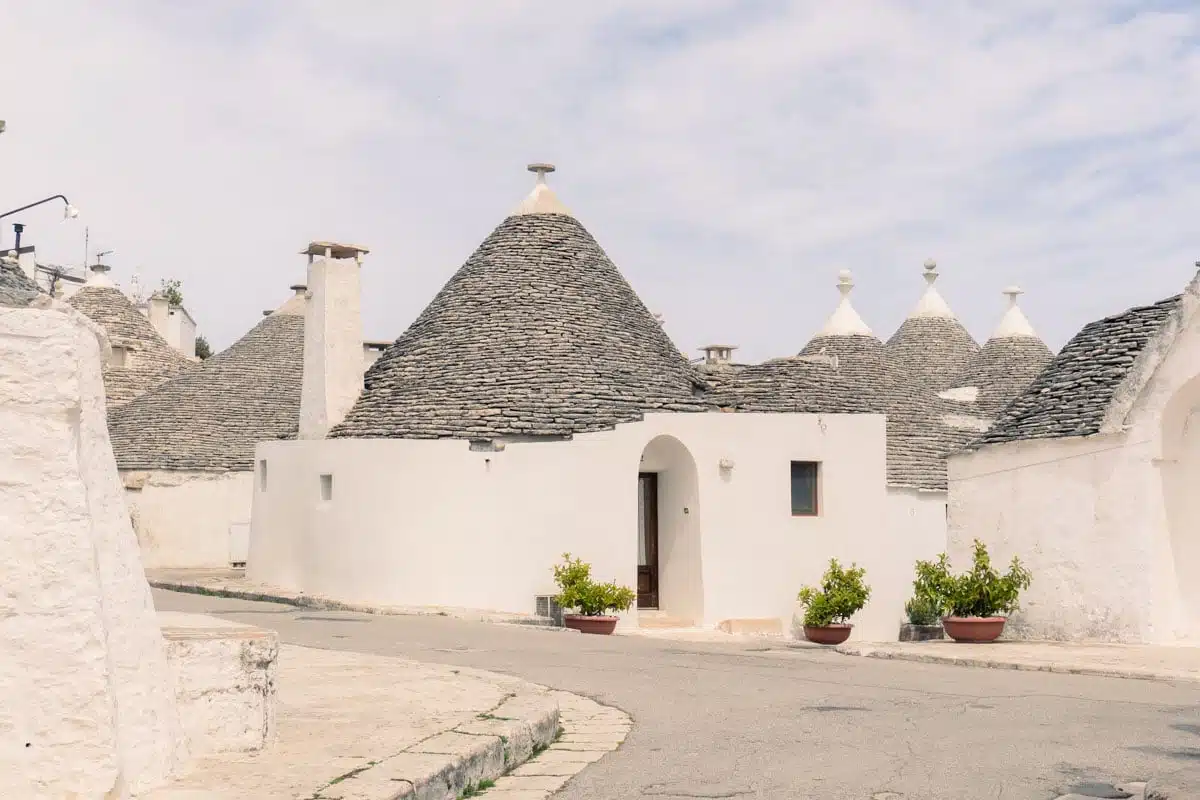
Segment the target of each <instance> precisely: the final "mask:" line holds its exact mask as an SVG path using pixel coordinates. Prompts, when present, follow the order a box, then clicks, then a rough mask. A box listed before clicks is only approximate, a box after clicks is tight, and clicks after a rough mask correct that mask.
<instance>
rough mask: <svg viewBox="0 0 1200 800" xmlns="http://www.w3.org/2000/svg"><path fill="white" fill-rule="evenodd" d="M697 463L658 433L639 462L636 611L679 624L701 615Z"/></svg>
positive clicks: (697, 619) (680, 444) (680, 446)
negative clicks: (654, 613)
mask: <svg viewBox="0 0 1200 800" xmlns="http://www.w3.org/2000/svg"><path fill="white" fill-rule="evenodd" d="M698 484H699V481H698V480H697V475H696V461H695V459H694V458H692V454H691V453H690V452H689V451H688V449H687V447H686V446H685V445H684V444H683V442H681V441H679V440H678V439H676V438H675V437H674V436H665V435H664V436H658V437H655V438H654V439H652V440H651V441H650V443H649V444H647V445H646V447H645V449H644V450H643V451H642V457H641V462H640V463H639V465H638V518H637V537H638V548H637V551H638V587H637V589H638V604H637V605H638V609H639V610H645V611H657V612H660V613H661V614H662V615H664V616H667V617H670V618H671V619H673V620H676V621H678V622H679V624H686V625H692V624H698V623H699V622H700V621H701V620H702V619H703V617H704V586H703V583H702V575H703V572H702V569H701V552H700V543H701V542H700V493H699V486H698Z"/></svg>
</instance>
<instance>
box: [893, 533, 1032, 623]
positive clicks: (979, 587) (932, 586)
mask: <svg viewBox="0 0 1200 800" xmlns="http://www.w3.org/2000/svg"><path fill="white" fill-rule="evenodd" d="M1032 581H1033V577H1032V576H1031V575H1030V574H1029V570H1027V569H1025V567H1024V566H1022V565H1021V561H1020V559H1018V558H1017V557H1016V556H1013V560H1012V561H1011V562H1010V563H1009V566H1008V572H1007V573H1006V574H1004V575H1001V574H1000V573H999V572H997V571H996V569H995V568H994V567H993V566H992V559H991V557H990V556H989V555H988V551H987V545H985V544H984V543H983V542H981V541H979V540H978V539H976V540H975V551H974V556H973V564H972V566H971V569H970V571H968V572H964V573H963V574H961V575H954V574H952V573H951V572H950V564H949V562H948V561H947V559H946V554H945V553H942V554H941V555H940V556H938V559H937V561H918V562H917V579H916V580H915V581H913V592H914V599H917V598H924V599H925V600H928V601H929V602H932V603H935V604H936V605H937V606H938V610H939V613H941V614H942V615H944V616H953V617H995V616H1000V615H1005V614H1011V613H1012V612H1014V611H1016V610H1017V608H1018V600H1019V598H1020V595H1021V592H1022V591H1024V590H1025V589H1028V588H1029V586H1030V584H1031V583H1032ZM906 608H907V606H906Z"/></svg>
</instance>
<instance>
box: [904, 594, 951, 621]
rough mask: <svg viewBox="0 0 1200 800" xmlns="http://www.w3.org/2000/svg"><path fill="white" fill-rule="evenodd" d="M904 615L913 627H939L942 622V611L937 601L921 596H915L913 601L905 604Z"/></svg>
mask: <svg viewBox="0 0 1200 800" xmlns="http://www.w3.org/2000/svg"><path fill="white" fill-rule="evenodd" d="M904 613H905V614H907V615H908V621H909V623H911V624H913V625H937V624H938V623H939V622H941V621H942V610H941V608H940V607H939V606H938V603H937V601H936V600H933V599H932V598H929V597H922V596H920V595H913V597H912V599H911V600H909V601H908V602H907V603H905V604H904Z"/></svg>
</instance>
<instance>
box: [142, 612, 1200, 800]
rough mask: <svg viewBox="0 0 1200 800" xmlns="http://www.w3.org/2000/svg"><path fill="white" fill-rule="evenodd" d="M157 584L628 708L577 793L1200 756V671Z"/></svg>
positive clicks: (1042, 780)
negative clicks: (599, 624)
mask: <svg viewBox="0 0 1200 800" xmlns="http://www.w3.org/2000/svg"><path fill="white" fill-rule="evenodd" d="M154 595H155V602H156V604H157V605H158V608H159V609H160V610H175V611H190V612H198V613H207V614H213V615H216V616H222V617H226V618H228V619H232V620H235V621H238V622H246V623H250V624H253V625H259V626H262V627H267V628H273V629H275V630H277V631H278V632H279V634H280V636H281V638H282V639H283V640H284V641H285V642H290V643H294V644H301V645H307V646H310V647H323V648H329V649H338V650H355V651H361V652H370V653H378V654H383V655H395V656H405V657H408V658H413V659H418V660H423V661H433V662H439V663H446V664H456V665H464V666H471V667H478V668H482V669H487V670H494V671H497V672H504V673H509V674H512V675H516V676H519V677H521V678H525V679H527V680H531V681H534V682H536V683H541V684H546V685H549V686H552V687H554V688H558V689H565V690H567V691H571V692H577V693H580V694H584V695H587V696H590V697H593V698H595V699H596V700H598V701H600V702H602V703H607V704H611V705H616V706H618V707H620V708H622V709H624V710H625V711H627V712H628V713H629V714H631V715H632V716H633V719H634V728H633V732H632V733H631V734H630V736H629V738H628V739H627V740H626V742H625V744H624V745H623V746H622V747H621V749H620V750H619V751H617V752H616V753H614V754H612V755H610V756H608V757H606V758H605V759H604V760H603V761H601V762H599V763H597V764H595V765H593V766H592V767H589V768H588V769H587V770H585V771H584V772H583V773H582V774H581V775H579V776H578V777H576V778H575V779H574V780H573V781H572V782H571V783H570V784H568V786H567V787H566V788H565V789H564V790H563V791H562V792H561V793H560V795H556V797H561V798H564V800H568V799H569V800H585V799H586V800H626V799H632V798H640V797H647V798H666V799H667V800H670V799H671V798H772V799H773V800H774V799H776V798H777V799H778V800H797V799H799V798H814V799H815V798H822V800H827V799H831V800H841V799H842V798H845V799H846V800H872V799H874V798H877V799H878V800H917V799H919V800H983V799H984V798H988V799H989V800H990V799H991V798H1002V799H1004V800H1026V799H1027V798H1028V799H1030V800H1050V799H1051V798H1054V797H1057V796H1058V795H1061V794H1065V793H1066V792H1068V791H1069V790H1070V789H1071V788H1072V786H1074V785H1076V784H1078V783H1082V782H1085V781H1103V782H1116V783H1121V782H1126V781H1136V780H1145V779H1146V778H1147V777H1148V776H1150V775H1152V774H1155V773H1162V772H1174V771H1176V770H1178V769H1180V768H1184V767H1189V766H1200V713H1198V712H1197V708H1198V707H1200V705H1198V704H1200V687H1197V686H1195V685H1191V686H1184V685H1178V686H1172V685H1166V684H1161V683H1153V682H1148V681H1132V680H1116V679H1111V678H1093V677H1078V676H1069V675H1054V674H1045V673H1036V672H1015V671H1004V670H984V669H970V668H961V667H946V666H938V665H929V664H919V663H910V662H899V661H885V660H874V659H862V658H853V657H847V656H841V655H838V654H836V653H831V652H825V651H816V650H812V649H800V650H796V649H787V648H784V647H781V646H778V645H776V646H772V645H770V644H769V643H767V642H764V643H762V644H746V643H739V644H724V643H721V644H708V643H704V644H698V643H689V642H679V641H665V640H656V639H646V638H641V637H628V636H619V637H595V636H579V635H572V634H565V633H557V632H549V631H540V630H528V629H522V628H519V627H516V626H506V625H488V624H482V623H470V622H462V621H457V620H452V619H446V618H440V617H399V616H391V617H385V616H369V615H365V614H354V613H343V612H326V611H312V610H306V609H297V608H293V607H290V606H281V605H273V604H268V603H252V602H247V601H241V600H228V599H222V598H213V597H205V596H199V595H183V594H175V593H171V592H163V591H158V590H156V591H155V593H154Z"/></svg>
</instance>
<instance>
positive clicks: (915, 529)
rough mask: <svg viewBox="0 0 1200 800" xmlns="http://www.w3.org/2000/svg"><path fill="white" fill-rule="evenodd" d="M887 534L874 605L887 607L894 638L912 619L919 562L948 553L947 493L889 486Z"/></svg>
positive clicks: (878, 559) (877, 553) (881, 547)
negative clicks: (907, 609) (907, 607)
mask: <svg viewBox="0 0 1200 800" xmlns="http://www.w3.org/2000/svg"><path fill="white" fill-rule="evenodd" d="M887 495H888V496H887V503H888V511H887V536H886V537H880V539H879V541H878V543H877V547H878V549H877V550H875V551H874V552H873V557H874V558H875V560H876V563H877V564H878V566H877V568H876V569H875V570H874V572H873V579H872V580H871V605H872V607H873V608H874V609H875V611H876V613H879V614H880V615H882V614H883V613H884V612H885V610H886V613H887V614H889V615H890V620H889V622H885V621H884V620H883V619H882V618H881V620H880V624H881V625H884V624H890V625H891V628H890V630H891V635H890V636H889V637H888V638H887V640H888V641H894V640H895V639H896V637H897V636H898V635H899V632H900V625H902V624H903V623H905V622H907V621H908V618H907V616H906V615H905V613H904V604H905V603H906V602H908V600H909V598H910V597H912V584H913V579H914V578H916V564H917V561H922V560H923V561H927V560H930V559H935V558H937V557H938V554H939V553H944V552H946V518H947V512H946V492H944V491H918V490H916V489H903V488H899V487H888V492H887Z"/></svg>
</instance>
